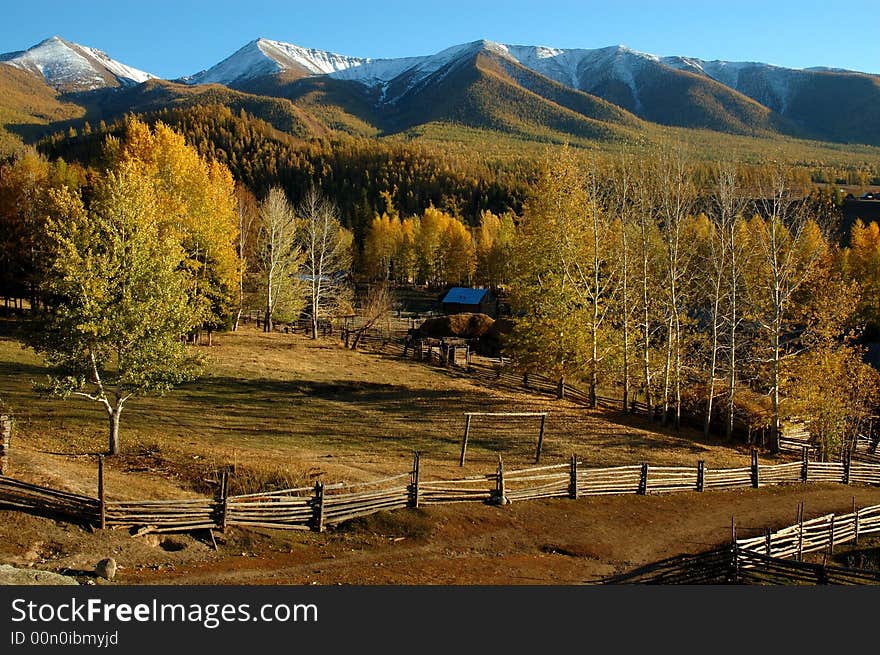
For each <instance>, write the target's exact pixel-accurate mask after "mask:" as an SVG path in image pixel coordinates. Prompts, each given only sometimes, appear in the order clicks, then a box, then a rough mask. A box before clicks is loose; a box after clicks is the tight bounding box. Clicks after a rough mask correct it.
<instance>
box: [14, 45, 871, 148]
mask: <svg viewBox="0 0 880 655" xmlns="http://www.w3.org/2000/svg"><path fill="white" fill-rule="evenodd" d="M0 63H5V64H7V65H8V66H15V67H17V68H19V69H23V70H25V71H28V72H30V73H32V74H36V75H39V76H40V77H41V78H42V79H43V80H45V82H46V83H47V84H48V85H49V86H50V87H53V88H54V89H56V90H61V91H84V90H95V89H101V88H107V87H109V88H114V87H120V86H121V87H131V90H133V91H136V90H138V89H140V87H139V86H138V85H139V84H140V83H141V82H145V81H147V80H149V79H150V78H152V77H153V76H152V75H150V74H148V73H145V72H143V71H140V70H137V69H134V68H131V67H129V66H126V65H124V64H121V63H119V62H118V61H115V60H113V59H110V58H109V57H108V56H107V55H106V54H105V53H103V52H101V51H100V50H96V49H94V48H88V47H85V46H81V45H77V44H75V43H71V42H69V41H65V40H64V39H62V38H60V37H57V36H56V37H52V38H50V39H47V40H45V41H43V42H41V43H39V44H37V45H35V46H33V47H32V48H30V49H28V50H26V51H23V52H12V53H8V54H5V55H0ZM180 83H184V84H186V85H189V86H190V87H193V86H197V85H206V84H220V85H224V86H227V87H229V89H230V93H233V92H246V93H248V94H250V95H251V96H266V97H271V98H274V99H282V100H284V101H290V102H292V103H294V105H298V107H297V108H295V109H294V113H296V112H299V111H302V110H303V108H305V110H306V111H307V112H311V111H312V110H315V109H317V113H318V114H321V115H323V116H325V117H326V116H329V115H331V114H333V113H334V112H337V113H336V114H335V115H336V116H337V117H345V116H348V117H350V120H349V119H345V120H343V123H344V124H345V125H346V126H347V127H345V129H349V130H354V131H356V132H357V131H358V130H361V129H363V126H364V125H370V126H372V127H371V128H370V129H377V130H379V131H380V132H393V131H396V130H400V129H407V128H409V127H412V126H415V125H420V124H423V123H430V122H432V121H446V122H450V121H451V122H456V123H463V124H473V125H475V126H478V127H487V126H488V127H489V128H490V129H502V130H504V129H510V130H513V131H516V130H518V129H520V127H518V125H520V124H529V125H532V124H533V126H534V130H532V128H528V129H529V130H532V131H533V132H534V133H536V134H537V133H538V132H539V131H541V130H542V129H545V128H548V126H549V125H550V124H551V123H552V124H553V125H555V126H556V127H553V128H552V129H556V130H558V131H561V132H563V133H567V132H568V131H569V130H571V129H574V130H575V132H577V133H579V134H580V133H584V134H586V133H589V134H593V133H596V134H599V133H602V130H601V129H599V128H598V127H597V126H596V125H597V122H600V123H609V122H610V123H612V124H615V125H618V126H625V129H640V127H639V124H638V119H642V120H644V121H648V122H652V123H659V124H663V125H672V126H679V127H685V128H699V129H710V130H717V131H723V132H731V133H736V134H748V135H759V134H760V135H772V134H785V135H789V136H797V137H802V138H818V139H822V140H831V141H844V142H858V143H877V144H880V109H878V108H880V75H870V74H866V73H859V72H854V71H845V70H840V69H831V68H820V67H816V68H805V69H790V68H783V67H779V66H773V65H770V64H764V63H759V62H729V61H721V60H713V61H709V60H703V59H697V58H693V57H685V56H662V57H661V56H658V55H653V54H647V53H643V52H639V51H637V50H633V49H631V48H628V47H626V46H611V47H606V48H594V49H560V48H553V47H548V46H530V45H512V44H502V43H497V42H494V41H487V40H481V41H474V42H471V43H465V44H461V45H456V46H452V47H449V48H446V49H444V50H442V51H440V52H437V53H435V54H428V55H421V56H414V57H401V58H394V59H371V58H366V57H355V56H345V55H340V54H336V53H333V52H329V51H325V50H318V49H314V48H304V47H301V46H297V45H294V44H291V43H285V42H282V41H273V40H270V39H263V38H260V39H255V40H254V41H251V42H250V43H248V44H246V45H245V46H244V47H242V48H240V49H239V50H237V51H236V52H234V53H233V54H231V55H230V56H229V57H227V58H226V59H224V60H223V61H221V62H219V63H217V64H216V65H214V66H212V67H210V68H208V69H207V70H203V71H201V72H199V73H196V74H194V75H190V76H188V77H183V78H179V79H177V80H172V81H170V82H164V81H160V82H159V83H158V84H156V85H148V88H147V89H145V90H143V89H142V91H144V92H145V93H146V92H147V91H149V92H151V93H152V95H144V94H143V93H141V94H138V93H131V94H118V93H114V94H111V95H112V96H113V97H115V100H114V101H113V102H110V101H109V100H108V103H110V105H112V107H110V108H109V111H111V112H118V111H123V112H124V111H137V110H138V109H139V108H142V107H143V106H148V107H149V108H150V109H151V110H153V109H154V108H155V107H156V104H157V103H160V104H161V102H162V101H161V100H159V99H160V98H172V97H178V96H186V97H187V98H188V99H189V100H188V102H191V101H193V98H196V97H199V96H200V93H201V91H199V92H198V93H192V91H194V89H188V90H186V91H184V90H183V89H182V88H181V86H180ZM206 91H207V90H206ZM93 95H94V94H93ZM122 95H125V98H123V97H121V96H122ZM224 97H229V98H231V97H232V96H224ZM101 102H103V101H101ZM169 102H170V101H169ZM230 102H232V101H231V100H230ZM237 102H239V101H237ZM240 102H244V101H243V100H241V101H240ZM248 102H253V101H248ZM126 103H127V104H126ZM123 105H124V106H123ZM319 105H327V106H332V107H334V109H333V111H331V112H329V113H327V112H322V111H321V110H320V108H319V107H318V106H319ZM340 112H341V113H340ZM550 117H553V118H552V120H551V118H550ZM584 119H587V120H589V121H593V123H590V124H589V126H587V127H584V125H585V124H584V123H583V120H584ZM316 120H318V121H319V122H320V121H321V120H324V119H323V118H322V119H316ZM346 121H348V122H346ZM548 121H549V122H548ZM572 121H573V122H572ZM331 122H332V124H330V123H328V124H327V125H326V126H325V127H326V128H327V129H329V130H331V131H332V130H335V129H341V128H339V127H338V126H339V125H341V124H340V123H338V122H335V121H331ZM572 125H575V126H577V127H572ZM579 130H580V131H579ZM368 131H369V130H368ZM578 131H579V132H578Z"/></svg>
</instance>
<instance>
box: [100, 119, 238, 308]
mask: <svg viewBox="0 0 880 655" xmlns="http://www.w3.org/2000/svg"><path fill="white" fill-rule="evenodd" d="M108 154H109V155H111V156H112V157H114V158H115V163H116V164H117V166H126V165H131V166H135V167H136V168H137V169H138V170H139V171H140V172H141V173H142V174H143V175H145V176H146V177H148V178H149V179H150V180H151V183H152V185H153V187H154V192H155V194H154V195H155V205H156V208H157V210H158V212H159V214H160V216H161V217H162V228H163V230H164V231H167V232H169V233H171V234H173V235H176V238H177V239H178V241H179V242H180V243H181V245H182V246H183V247H184V249H185V250H186V252H187V256H188V261H187V264H186V267H187V268H188V269H189V270H191V271H192V273H193V279H194V288H193V290H192V293H193V294H195V295H201V296H204V297H206V298H207V297H209V298H210V302H211V304H212V306H213V308H212V314H213V322H215V323H216V322H217V321H220V320H222V318H223V317H224V315H226V314H227V313H228V311H229V307H230V304H231V302H232V300H233V298H234V295H235V288H236V285H237V282H238V271H239V266H240V262H239V257H238V253H237V249H236V245H237V241H238V218H237V205H236V200H235V195H234V194H235V183H234V180H233V178H232V174H231V173H230V172H229V169H228V168H226V166H224V165H223V164H220V163H218V162H216V161H214V162H207V161H206V160H204V159H203V158H202V157H201V156H200V155H199V153H198V151H197V150H196V149H195V148H192V147H190V146H188V145H187V144H186V142H185V140H184V138H183V136H182V135H180V134H178V133H176V132H175V131H174V130H172V129H171V128H170V127H168V126H167V125H164V124H162V123H161V122H159V123H156V126H155V127H154V128H153V129H152V130H151V129H150V127H149V126H148V125H146V124H144V123H142V122H140V121H138V120H136V119H133V118H130V119H129V120H128V121H127V123H126V136H125V140H124V141H123V142H122V143H120V144H118V145H113V144H111V147H110V148H109V149H108Z"/></svg>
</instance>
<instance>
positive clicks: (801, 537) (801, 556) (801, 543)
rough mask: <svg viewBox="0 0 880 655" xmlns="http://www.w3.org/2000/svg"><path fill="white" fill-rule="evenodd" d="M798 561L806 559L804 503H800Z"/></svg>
mask: <svg viewBox="0 0 880 655" xmlns="http://www.w3.org/2000/svg"><path fill="white" fill-rule="evenodd" d="M797 558H798V562H803V561H804V503H803V501H801V503H800V504H799V505H798V550H797Z"/></svg>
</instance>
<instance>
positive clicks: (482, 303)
mask: <svg viewBox="0 0 880 655" xmlns="http://www.w3.org/2000/svg"><path fill="white" fill-rule="evenodd" d="M440 302H441V305H442V307H443V313H445V314H461V313H464V312H468V313H472V314H486V315H488V316H491V317H492V318H496V317H497V314H498V300H497V299H496V298H495V294H493V293H492V290H491V289H482V288H479V289H472V288H469V287H452V288H451V289H450V290H449V291H447V292H446V295H445V296H443V300H441V301H440Z"/></svg>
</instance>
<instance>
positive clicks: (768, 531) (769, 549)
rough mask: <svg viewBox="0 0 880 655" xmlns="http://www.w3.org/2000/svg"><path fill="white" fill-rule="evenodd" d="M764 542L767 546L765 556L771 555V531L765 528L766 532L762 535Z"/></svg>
mask: <svg viewBox="0 0 880 655" xmlns="http://www.w3.org/2000/svg"><path fill="white" fill-rule="evenodd" d="M764 544H765V547H766V548H767V557H772V556H773V531H772V530H771V529H770V528H767V534H766V536H765V537H764Z"/></svg>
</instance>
